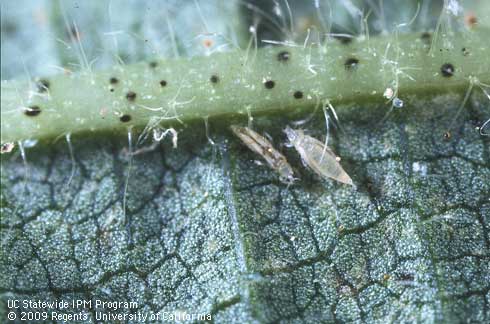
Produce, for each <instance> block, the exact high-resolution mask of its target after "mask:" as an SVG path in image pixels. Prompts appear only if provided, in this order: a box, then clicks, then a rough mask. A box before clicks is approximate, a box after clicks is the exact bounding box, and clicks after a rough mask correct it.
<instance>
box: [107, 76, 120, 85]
mask: <svg viewBox="0 0 490 324" xmlns="http://www.w3.org/2000/svg"><path fill="white" fill-rule="evenodd" d="M109 83H110V84H118V83H119V80H118V79H117V78H115V77H112V78H110V79H109Z"/></svg>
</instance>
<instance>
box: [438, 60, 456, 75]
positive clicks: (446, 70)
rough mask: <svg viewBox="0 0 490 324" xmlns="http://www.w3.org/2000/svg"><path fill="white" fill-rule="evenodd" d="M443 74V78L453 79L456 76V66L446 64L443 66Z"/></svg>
mask: <svg viewBox="0 0 490 324" xmlns="http://www.w3.org/2000/svg"><path fill="white" fill-rule="evenodd" d="M441 73H442V76H443V77H445V78H449V77H452V76H453V75H454V65H452V64H451V63H444V64H443V65H442V66H441Z"/></svg>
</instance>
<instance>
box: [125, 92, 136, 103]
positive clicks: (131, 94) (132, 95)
mask: <svg viewBox="0 0 490 324" xmlns="http://www.w3.org/2000/svg"><path fill="white" fill-rule="evenodd" d="M126 99H128V100H129V101H134V100H135V99H136V92H134V91H129V92H128V93H126Z"/></svg>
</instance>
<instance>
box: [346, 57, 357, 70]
mask: <svg viewBox="0 0 490 324" xmlns="http://www.w3.org/2000/svg"><path fill="white" fill-rule="evenodd" d="M358 64H359V60H358V59H356V58H355V57H351V58H348V59H347V60H346V61H345V63H344V66H345V69H346V70H355V69H356V68H357V65H358Z"/></svg>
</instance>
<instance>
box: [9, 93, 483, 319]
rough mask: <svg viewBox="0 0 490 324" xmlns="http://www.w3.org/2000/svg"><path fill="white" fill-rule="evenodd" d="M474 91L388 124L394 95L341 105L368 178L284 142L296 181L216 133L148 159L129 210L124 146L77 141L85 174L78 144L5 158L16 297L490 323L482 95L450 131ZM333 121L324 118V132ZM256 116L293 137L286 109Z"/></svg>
mask: <svg viewBox="0 0 490 324" xmlns="http://www.w3.org/2000/svg"><path fill="white" fill-rule="evenodd" d="M458 99H460V97H459V96H456V97H451V96H446V97H444V98H442V97H441V98H439V100H427V101H420V102H418V104H417V105H414V106H413V107H406V108H404V109H403V110H397V111H395V112H394V113H392V114H391V117H390V118H389V119H388V120H387V121H386V122H383V123H381V124H379V123H376V121H379V120H380V118H379V117H380V116H379V115H377V114H376V113H374V111H381V110H383V113H384V112H385V111H386V108H384V107H372V109H371V108H369V107H354V108H352V107H351V108H350V109H345V110H343V109H342V108H338V111H339V112H341V113H340V116H339V118H340V120H341V121H342V123H341V126H342V131H340V130H339V131H337V132H335V133H334V136H333V141H332V142H331V146H332V147H333V149H334V151H335V152H336V153H337V154H338V155H340V156H341V157H342V164H343V167H344V169H346V171H347V172H348V173H349V174H350V175H351V177H352V178H353V180H354V182H355V183H356V184H357V186H358V188H357V189H352V188H351V187H350V186H345V185H341V184H337V183H334V182H332V181H328V180H320V179H319V178H318V177H317V176H316V175H314V174H312V173H311V172H310V171H308V170H306V169H304V167H303V166H302V164H301V162H300V161H299V159H298V158H297V156H296V154H294V151H293V150H292V149H286V148H284V149H283V150H284V151H285V153H286V156H287V157H288V159H289V160H290V162H291V163H292V164H293V166H294V167H295V168H296V171H297V173H298V176H299V177H301V181H299V182H298V183H297V184H295V185H294V186H292V187H289V188H287V187H286V186H285V185H283V184H281V183H280V182H279V181H278V177H277V174H275V173H274V172H273V171H271V170H269V169H268V168H267V167H266V166H259V165H257V164H256V163H254V160H256V159H257V158H258V157H257V156H255V155H254V154H253V153H251V152H249V151H248V150H247V149H246V148H245V147H244V146H243V145H242V144H241V143H239V141H238V140H236V139H233V140H230V138H229V136H227V135H226V134H225V135H222V134H220V133H217V134H216V136H215V137H214V138H213V139H214V141H215V142H216V145H215V146H212V145H211V144H209V143H208V142H207V141H205V140H203V138H204V139H205V136H203V134H204V129H201V130H199V131H195V132H193V133H194V134H196V135H192V136H191V135H187V136H186V135H185V134H186V133H185V132H183V133H182V136H181V138H180V139H179V147H178V148H177V149H173V148H171V146H170V145H167V144H164V145H160V146H158V147H157V148H156V149H155V150H153V151H151V152H148V153H144V154H139V155H136V156H134V157H133V161H132V168H131V172H130V178H129V181H128V188H127V196H126V197H127V199H126V203H127V206H126V217H125V216H124V213H123V204H122V197H123V192H124V187H125V179H126V175H127V171H128V158H127V149H126V147H127V145H126V144H125V143H124V142H121V141H117V140H113V139H110V138H108V139H106V140H101V139H100V138H99V139H97V140H95V139H91V138H85V139H82V138H79V139H75V140H74V152H75V166H76V169H75V173H74V176H73V178H72V180H71V183H69V184H67V183H68V180H69V179H68V178H69V176H70V174H71V168H72V161H71V159H70V155H69V150H68V149H67V146H66V143H57V144H53V145H52V146H50V147H39V148H38V147H35V148H33V149H31V150H28V175H27V179H28V180H27V183H24V179H25V168H24V165H23V162H22V159H21V158H20V156H19V155H16V156H12V157H9V158H4V156H2V179H1V180H2V202H3V203H2V204H3V205H2V223H1V234H2V251H4V252H3V254H2V258H1V261H0V267H1V271H0V273H1V277H0V278H1V280H0V285H1V291H2V300H3V301H4V303H5V300H6V299H8V298H12V297H15V298H20V299H27V298H29V299H41V300H49V299H72V298H77V299H93V300H95V299H100V300H126V301H136V302H137V303H138V305H139V307H140V308H139V309H140V310H142V311H152V312H157V311H169V312H173V311H175V310H185V311H187V312H197V313H199V312H204V313H209V312H210V313H212V314H213V319H214V321H216V322H225V321H226V322H227V321H234V322H235V321H236V322H239V321H240V322H248V321H252V320H259V321H261V322H270V321H274V320H281V319H282V320H304V321H313V320H318V319H320V320H324V321H332V320H339V321H353V320H354V321H367V322H383V321H386V320H389V321H395V322H410V321H413V320H416V321H423V322H433V321H440V320H444V321H462V320H466V319H471V320H474V321H476V322H487V321H488V320H489V319H490V313H489V312H490V307H489V296H490V286H489V284H488V283H489V280H488V279H489V277H490V270H489V269H490V256H489V244H490V237H489V226H490V223H489V218H488V215H490V203H489V201H488V196H489V194H490V183H489V181H488V179H489V177H490V156H489V144H490V142H489V141H488V137H482V136H480V135H479V133H478V132H477V131H475V126H474V124H475V123H477V122H479V121H480V120H481V119H482V118H483V117H482V116H483V113H482V111H481V108H482V106H481V105H479V104H478V102H479V101H477V100H473V102H472V104H471V105H470V107H469V108H468V109H466V110H465V111H464V112H463V113H462V114H461V117H460V118H459V119H458V127H456V129H454V130H453V131H452V136H451V138H450V139H449V140H447V139H445V138H444V136H443V134H444V131H445V130H446V128H447V126H446V125H448V124H449V123H450V121H451V119H452V117H453V116H454V112H455V110H457V108H458V105H459V102H460V101H459V100H458ZM480 99H481V98H480ZM342 111H345V112H342ZM317 117H318V118H315V120H316V121H314V122H313V123H312V124H311V126H310V127H308V128H307V129H308V131H309V132H310V134H311V135H313V136H316V137H318V138H321V136H322V134H323V133H324V130H323V128H322V126H321V125H322V123H323V121H322V118H321V115H318V116H317ZM281 122H283V121H279V122H277V123H276V124H280V123H281ZM284 122H285V121H284ZM255 125H256V127H257V128H259V129H260V128H262V129H264V130H267V131H268V132H269V133H270V134H272V136H273V138H275V139H277V141H278V142H279V141H280V140H281V141H282V139H283V135H282V134H281V129H280V127H277V126H272V125H271V123H270V120H268V119H264V120H260V119H259V120H257V122H256V124H255ZM373 125H374V126H373ZM189 133H191V132H190V131H189ZM94 152H97V154H94ZM4 305H5V304H4ZM3 308H4V310H5V306H4V307H3Z"/></svg>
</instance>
